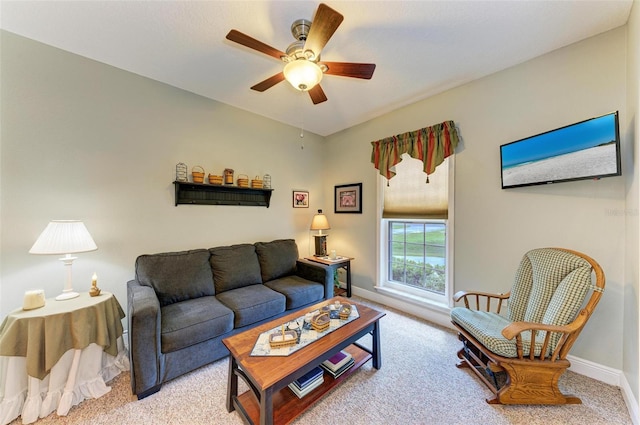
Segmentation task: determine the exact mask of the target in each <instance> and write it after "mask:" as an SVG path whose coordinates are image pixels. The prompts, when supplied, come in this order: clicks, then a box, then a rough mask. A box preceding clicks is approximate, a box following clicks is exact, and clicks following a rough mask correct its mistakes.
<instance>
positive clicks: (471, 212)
mask: <svg viewBox="0 0 640 425" xmlns="http://www.w3.org/2000/svg"><path fill="white" fill-rule="evenodd" d="M635 6H636V7H634V13H633V16H632V25H630V26H629V29H627V28H620V29H617V30H614V31H610V32H608V33H605V34H602V35H600V36H597V37H594V38H591V39H588V40H585V41H583V42H580V43H577V44H575V45H572V46H569V47H567V48H564V49H560V50H558V51H555V52H552V53H550V54H547V55H545V56H542V57H540V58H537V59H534V60H532V61H529V62H526V63H523V64H521V65H518V66H516V67H513V68H510V69H508V70H505V71H502V72H499V73H496V74H494V75H491V76H488V77H486V78H483V79H481V80H478V81H475V82H473V83H470V84H467V85H465V86H463V87H459V88H456V89H453V90H450V91H448V92H446V93H443V94H441V95H438V96H434V97H431V98H429V99H427V100H425V101H422V102H418V103H416V104H413V105H411V106H408V107H405V108H401V109H399V110H397V111H395V112H393V113H390V114H387V115H384V116H381V117H379V118H377V119H375V120H372V121H370V122H367V123H364V124H362V125H359V126H356V127H353V128H351V129H348V130H345V131H343V132H340V133H338V134H335V135H333V136H330V137H328V138H326V141H325V139H323V138H321V137H319V136H315V135H311V134H307V135H306V136H305V138H304V139H302V140H301V139H300V138H299V136H298V135H299V129H296V128H292V127H289V126H285V125H282V124H278V123H275V122H273V121H270V120H267V119H264V118H261V117H258V116H256V115H253V114H249V113H247V112H244V111H240V110H237V109H234V108H232V107H229V106H226V105H223V104H220V103H218V102H214V101H211V100H208V99H204V98H202V97H199V96H196V95H193V94H191V93H187V92H184V91H182V90H178V89H175V88H172V87H169V86H166V85H163V84H160V83H157V82H155V81H151V80H148V79H145V78H142V77H139V76H136V75H133V74H130V73H127V72H124V71H121V70H118V69H115V68H112V67H109V66H105V65H103V64H100V63H97V62H94V61H91V60H87V59H84V58H81V57H78V56H75V55H72V54H69V53H66V52H62V51H60V50H57V49H54V48H51V47H47V46H44V45H41V44H39V43H36V42H33V41H30V40H27V39H24V38H21V37H18V36H15V35H12V34H9V33H6V32H2V33H1V34H2V35H1V37H2V38H1V40H0V42H1V43H2V51H1V55H2V56H1V60H2V62H1V66H2V68H1V72H2V73H1V78H2V85H1V88H2V99H1V104H0V107H1V108H2V110H1V112H2V127H1V130H0V131H1V133H0V136H1V139H0V232H1V236H0V255H1V256H0V261H1V262H0V266H1V269H0V317H2V316H4V315H6V314H7V313H8V311H10V310H11V309H14V308H16V307H18V306H20V305H21V301H22V294H23V293H24V291H25V290H26V289H28V288H44V289H45V290H46V293H47V295H48V296H54V295H56V294H57V293H58V292H59V290H60V288H61V287H62V271H61V266H60V265H59V264H57V262H56V261H55V256H53V257H50V256H33V255H29V254H28V253H27V251H28V250H29V248H30V247H31V245H32V244H33V242H34V241H35V239H36V237H37V236H38V234H39V233H40V232H41V231H42V229H43V228H44V227H45V225H46V223H47V222H48V221H49V220H51V219H59V218H79V219H83V220H84V221H85V223H86V224H87V226H88V228H89V230H90V231H91V233H92V234H93V236H94V239H95V240H96V242H97V244H98V247H99V250H98V251H96V252H93V253H86V254H79V259H78V260H77V261H76V264H75V265H74V271H75V273H74V277H75V282H76V283H75V285H76V287H77V288H79V289H85V288H87V287H88V285H89V281H90V276H91V274H92V273H93V272H94V271H96V272H97V273H98V274H99V277H100V280H99V286H100V287H102V288H103V289H104V290H107V291H111V292H114V293H115V294H116V296H117V297H118V299H119V300H120V301H121V303H122V304H123V306H124V305H125V303H126V287H125V282H126V281H127V280H128V279H130V278H131V277H132V276H133V263H134V260H135V258H136V256H137V255H139V254H142V253H148V252H159V251H165V250H181V249H188V248H198V247H208V246H215V245H221V244H228V243H236V242H252V241H255V240H269V239H272V238H277V237H294V238H295V239H296V240H297V241H298V244H299V247H300V251H301V254H306V253H308V252H309V249H310V247H309V232H308V230H307V229H308V225H309V223H310V220H311V215H312V213H313V211H314V210H315V209H316V208H323V209H325V211H329V219H330V222H331V225H332V230H331V236H330V237H329V244H330V247H331V248H335V249H337V250H338V251H339V252H341V253H344V254H349V255H352V256H354V257H356V260H355V261H354V262H353V264H352V265H353V279H354V284H355V285H357V286H358V287H360V288H362V289H363V290H368V291H375V289H374V285H375V284H376V282H375V279H376V277H375V276H376V272H375V270H376V267H377V265H376V258H375V252H376V196H375V192H376V186H377V177H376V173H375V171H374V169H373V166H372V165H371V164H370V162H369V157H370V149H371V146H370V143H369V142H370V141H372V140H377V139H379V138H381V137H384V136H388V135H391V134H396V133H401V132H404V131H409V130H414V129H417V128H420V127H424V126H426V125H431V124H434V123H438V122H441V121H444V120H448V119H452V120H454V121H455V122H456V123H457V125H458V126H459V128H460V132H461V134H462V138H463V142H462V145H461V147H460V148H459V150H458V153H457V155H456V177H455V185H456V198H455V205H456V210H455V220H456V236H455V289H456V290H457V289H462V288H471V289H473V288H482V289H485V290H491V291H504V290H506V289H507V288H508V287H509V286H510V282H511V279H512V278H513V272H514V270H515V267H516V266H517V263H518V262H519V259H520V257H521V255H522V253H523V252H524V251H525V250H527V249H530V248H533V247H538V246H565V247H570V248H573V249H577V250H581V251H584V252H586V253H588V254H590V255H592V256H593V257H594V258H596V259H597V260H598V261H599V262H600V263H601V264H602V266H603V267H604V269H605V272H606V274H607V291H606V293H605V296H604V297H603V299H602V301H601V304H600V306H599V307H598V309H597V310H596V313H595V314H594V317H593V318H592V320H591V321H590V322H589V324H588V325H587V328H586V329H585V331H584V334H583V336H582V338H581V339H580V340H579V341H578V342H577V344H576V346H575V349H574V351H573V354H574V355H576V356H578V357H581V358H584V359H587V360H590V361H593V362H595V363H598V364H602V365H605V366H610V367H612V368H616V369H623V368H624V371H625V375H626V376H627V379H628V380H629V381H630V382H632V383H633V385H634V386H635V388H634V391H635V394H636V398H637V375H638V359H637V357H638V341H637V315H638V311H637V310H638V304H637V293H638V278H637V272H638V270H637V249H638V248H637V245H638V237H637V235H638V232H637V217H635V218H634V217H629V214H626V215H625V211H628V209H629V208H637V206H638V197H637V184H638V172H637V168H638V163H639V159H638V149H635V150H634V149H632V146H631V143H632V140H634V139H633V134H634V132H635V134H638V130H637V129H638V121H639V120H638V119H637V111H638V99H637V94H636V96H635V98H633V96H631V97H628V96H627V93H626V91H625V87H626V86H627V85H629V86H633V85H635V89H636V91H637V86H638V80H637V78H638V77H637V75H638V72H637V71H638V65H637V61H638V53H637V52H638V41H637V40H638V38H639V37H638V36H637V35H638V29H637V28H638V7H637V3H636V5H635ZM627 31H628V34H627ZM625 37H628V38H631V37H635V41H630V42H629V46H628V47H627V45H626V38H625ZM627 55H630V56H632V60H633V61H634V62H633V63H630V64H627V63H626V61H625V58H626V56H627ZM633 72H635V73H634V74H633V75H632V73H633ZM613 110H620V114H621V115H620V116H621V124H622V125H621V130H622V137H623V145H624V149H625V152H627V153H629V152H634V158H635V160H634V161H633V162H631V163H629V162H628V161H627V162H625V169H624V170H623V172H624V173H625V176H624V177H614V178H607V179H602V180H600V181H596V182H594V181H583V182H572V183H563V184H557V185H552V186H544V187H530V188H521V189H512V190H501V189H500V174H499V151H498V146H499V145H500V144H503V143H507V142H510V141H513V140H516V139H519V138H522V137H526V136H529V135H532V134H536V133H539V132H541V131H546V130H549V129H552V128H556V127H559V126H562V125H566V124H569V123H572V122H575V121H579V120H582V119H585V118H588V117H591V116H594V115H598V114H602V113H607V112H610V111H613ZM302 146H304V149H302ZM180 161H182V162H185V163H187V164H188V165H189V166H192V165H196V164H199V165H202V166H203V167H205V169H206V171H207V172H212V171H215V172H220V171H221V170H222V169H223V168H225V167H231V168H234V169H235V170H236V172H237V173H246V174H249V175H255V174H258V175H262V174H264V173H270V174H271V175H272V178H273V186H274V188H275V191H274V195H273V198H272V206H271V208H269V209H266V208H257V207H251V208H250V207H210V206H178V207H175V206H174V205H173V187H172V184H171V182H172V181H173V178H174V167H175V164H176V163H177V162H180ZM356 182H362V183H363V195H364V203H363V209H364V212H363V214H362V215H356V214H339V215H335V214H333V213H331V211H333V186H334V185H338V184H346V183H356ZM634 187H635V188H634ZM294 189H301V190H309V191H310V192H311V208H310V209H308V210H306V209H293V208H291V191H292V190H294ZM630 191H635V193H630ZM625 226H636V227H635V228H636V236H635V237H631V238H629V239H627V242H626V248H627V254H628V255H627V257H626V258H627V265H629V266H630V267H635V269H634V270H635V275H633V274H632V275H631V277H629V275H626V274H625V242H623V241H624V240H625V229H626V228H625ZM633 249H635V251H633ZM633 252H635V253H636V254H633ZM630 253H631V254H632V255H635V257H633V256H631V257H630V256H629V254H630ZM628 269H629V267H627V268H626V270H627V271H628ZM629 296H632V297H634V298H633V299H632V300H629V298H628V297H629ZM621 306H624V308H621ZM633 329H636V338H635V340H634V339H633V337H632V338H630V339H628V340H627V339H623V336H622V333H623V330H633ZM625 338H627V337H625ZM622 341H628V342H624V343H623V342H622ZM623 345H624V351H623ZM634 355H635V358H634ZM632 375H633V376H632Z"/></svg>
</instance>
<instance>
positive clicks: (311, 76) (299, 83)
mask: <svg viewBox="0 0 640 425" xmlns="http://www.w3.org/2000/svg"><path fill="white" fill-rule="evenodd" d="M283 72H284V78H285V79H286V80H287V81H288V82H289V84H291V85H292V86H293V87H294V88H295V89H296V90H300V91H309V90H311V89H312V88H313V87H315V86H316V85H317V84H318V83H319V82H320V81H321V80H322V69H320V67H319V66H318V64H316V63H315V62H311V61H308V60H305V59H298V60H295V61H292V62H289V63H287V64H286V65H285V66H284V71H283Z"/></svg>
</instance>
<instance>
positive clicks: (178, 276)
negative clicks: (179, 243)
mask: <svg viewBox="0 0 640 425" xmlns="http://www.w3.org/2000/svg"><path fill="white" fill-rule="evenodd" d="M136 280H137V281H138V282H140V284H142V285H145V286H150V287H152V288H153V289H154V291H155V292H156V294H157V296H158V301H160V306H165V305H169V304H173V303H176V302H179V301H185V300H188V299H192V298H198V297H203V296H209V295H215V289H214V286H213V275H212V274H211V266H209V251H207V250H206V249H196V250H192V251H182V252H165V253H161V254H151V255H141V256H139V257H138V258H137V259H136Z"/></svg>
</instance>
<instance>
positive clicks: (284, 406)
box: [222, 297, 385, 425]
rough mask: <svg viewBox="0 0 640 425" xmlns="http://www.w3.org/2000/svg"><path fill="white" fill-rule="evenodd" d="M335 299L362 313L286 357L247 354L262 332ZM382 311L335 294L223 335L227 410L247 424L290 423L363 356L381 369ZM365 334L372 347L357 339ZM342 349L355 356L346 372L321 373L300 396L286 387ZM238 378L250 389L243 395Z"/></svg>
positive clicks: (348, 372)
mask: <svg viewBox="0 0 640 425" xmlns="http://www.w3.org/2000/svg"><path fill="white" fill-rule="evenodd" d="M335 301H340V302H341V303H349V304H352V305H355V306H356V308H357V309H358V313H359V315H360V317H359V318H357V319H355V320H353V321H351V322H349V323H347V324H345V325H344V326H342V327H340V328H338V329H336V330H334V331H333V332H330V333H328V334H327V335H325V336H323V337H322V338H320V339H318V340H317V341H314V342H312V343H311V344H309V345H307V346H306V347H304V348H301V349H300V350H298V351H296V352H294V353H292V354H291V355H289V356H286V357H283V356H251V351H252V350H253V347H254V345H255V343H256V341H257V339H258V337H259V336H260V334H261V333H263V332H266V331H268V330H270V329H273V328H275V327H277V326H278V325H280V324H282V323H287V322H289V321H291V320H293V319H296V318H298V317H300V316H302V315H304V314H305V313H308V312H311V311H314V310H317V309H319V308H320V307H323V306H325V305H329V304H333V303H334V302H335ZM384 315H385V314H384V313H382V312H379V311H377V310H374V309H372V308H370V307H367V306H365V305H362V304H359V303H356V302H353V301H351V300H348V299H346V298H341V297H335V298H332V299H330V300H327V301H323V302H321V303H319V304H316V305H314V306H311V307H308V308H305V309H302V310H298V311H295V312H293V313H291V314H288V315H286V316H283V317H280V318H278V319H276V320H273V321H271V322H269V323H265V324H263V325H260V326H258V327H256V328H253V329H250V330H248V331H245V332H241V333H239V334H236V335H233V336H230V337H228V338H225V339H223V341H222V342H223V343H224V345H225V346H226V347H227V348H228V349H229V352H230V353H231V357H230V359H229V378H228V387H227V410H228V411H229V412H233V411H234V410H236V409H237V410H238V413H239V414H240V416H241V417H242V419H243V420H244V421H245V422H246V423H249V424H258V423H259V424H261V425H266V424H288V423H290V422H291V421H293V420H294V419H295V418H296V417H297V416H299V415H300V414H302V413H303V412H304V411H305V410H307V409H308V408H309V407H310V406H312V405H313V404H314V403H315V402H316V401H318V400H319V399H320V398H321V397H322V396H323V395H324V394H325V393H326V392H328V391H329V390H331V389H332V388H334V387H335V386H336V385H338V384H339V383H340V382H342V381H343V380H345V379H346V378H347V377H348V376H349V375H351V374H352V373H354V372H355V371H356V370H357V369H358V368H359V367H360V366H362V365H363V364H364V363H366V362H367V361H369V360H371V361H372V365H373V367H374V368H375V369H380V367H381V366H382V357H381V353H380V327H379V323H378V321H379V320H380V319H381V318H382V317H383V316H384ZM366 334H371V335H372V344H371V347H372V348H371V349H368V348H366V347H363V346H362V345H360V344H358V343H356V341H357V340H359V339H360V338H362V337H363V336H365V335H366ZM343 349H344V350H346V351H348V352H349V353H350V354H351V355H352V356H353V358H354V360H355V364H354V365H353V367H351V368H350V369H349V370H347V371H346V372H345V373H344V374H342V375H340V376H339V377H338V378H336V379H333V377H331V376H330V375H329V374H328V373H325V375H324V382H323V383H322V385H321V386H319V387H318V388H316V389H315V390H313V391H312V392H311V393H309V394H308V395H306V396H305V397H303V398H302V399H299V398H298V397H297V396H296V395H295V394H293V392H291V390H289V388H287V385H288V384H289V383H291V382H292V381H294V380H296V379H298V378H300V377H301V376H303V375H304V374H306V373H307V372H309V371H311V369H313V368H315V367H316V366H318V365H320V363H322V362H323V361H324V360H326V359H328V358H329V357H331V356H333V355H334V354H336V353H337V352H338V351H340V350H343ZM238 377H241V378H242V379H243V380H244V381H245V382H246V383H247V385H248V386H249V390H248V391H247V392H245V393H243V394H241V395H238Z"/></svg>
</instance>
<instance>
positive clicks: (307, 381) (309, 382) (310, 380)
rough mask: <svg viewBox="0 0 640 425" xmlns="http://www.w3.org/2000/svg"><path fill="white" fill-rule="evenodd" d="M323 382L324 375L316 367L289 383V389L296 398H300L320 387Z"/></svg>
mask: <svg viewBox="0 0 640 425" xmlns="http://www.w3.org/2000/svg"><path fill="white" fill-rule="evenodd" d="M323 382H324V373H323V371H322V368H320V367H316V368H314V369H313V370H311V372H309V373H307V374H306V375H304V376H302V377H300V378H298V379H296V380H295V381H293V382H292V383H290V384H289V389H290V390H291V391H292V392H293V393H294V394H295V395H296V396H298V398H302V397H304V396H306V395H307V394H309V393H310V392H311V391H313V390H315V389H316V388H318V387H319V386H320V385H322V383H323Z"/></svg>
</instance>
